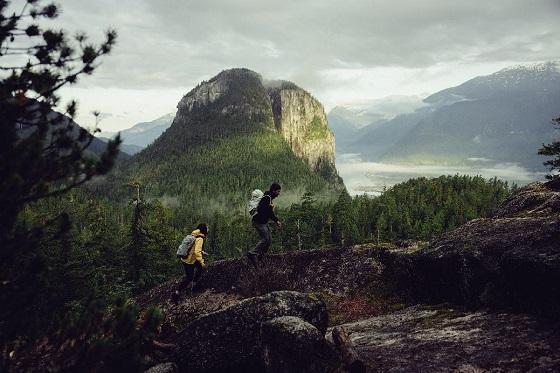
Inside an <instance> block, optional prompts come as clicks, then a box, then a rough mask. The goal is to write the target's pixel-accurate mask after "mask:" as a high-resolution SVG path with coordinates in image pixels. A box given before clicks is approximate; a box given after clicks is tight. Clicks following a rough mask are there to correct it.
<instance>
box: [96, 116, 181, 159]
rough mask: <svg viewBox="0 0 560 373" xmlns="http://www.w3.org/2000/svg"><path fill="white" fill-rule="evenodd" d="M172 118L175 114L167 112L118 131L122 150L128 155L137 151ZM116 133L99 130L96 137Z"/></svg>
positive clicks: (162, 130)
mask: <svg viewBox="0 0 560 373" xmlns="http://www.w3.org/2000/svg"><path fill="white" fill-rule="evenodd" d="M174 118H175V114H173V113H169V114H166V115H163V116H161V117H159V118H157V119H154V120H152V121H150V122H141V123H137V124H135V125H134V126H132V127H130V128H127V129H125V130H122V131H120V134H121V138H122V139H123V143H122V146H121V147H122V149H123V151H124V152H126V153H128V154H130V155H133V154H136V153H138V152H139V151H140V150H142V149H144V148H145V147H146V146H148V145H150V144H151V143H152V142H154V140H155V139H157V138H158V137H159V136H160V135H161V134H162V133H163V132H165V130H166V129H168V128H169V126H171V123H173V119H174ZM116 134H117V133H116V132H100V133H99V134H98V135H97V137H99V138H102V137H105V138H111V137H114V136H115V135H116Z"/></svg>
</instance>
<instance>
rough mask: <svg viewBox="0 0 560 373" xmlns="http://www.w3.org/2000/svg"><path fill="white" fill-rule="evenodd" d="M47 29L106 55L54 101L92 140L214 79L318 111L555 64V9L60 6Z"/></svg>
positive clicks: (99, 2)
mask: <svg viewBox="0 0 560 373" xmlns="http://www.w3.org/2000/svg"><path fill="white" fill-rule="evenodd" d="M59 3H60V5H61V6H62V14H61V16H60V17H59V18H58V19H57V21H56V25H57V26H59V27H62V28H64V29H66V30H68V31H72V32H74V31H78V30H82V31H85V32H87V33H88V35H90V39H92V40H101V38H102V31H103V30H105V29H107V28H108V27H112V28H114V29H116V30H117V32H118V34H119V37H118V42H117V45H116V47H115V49H114V52H113V53H112V54H111V55H110V56H108V57H107V58H105V59H104V61H103V64H102V66H101V67H100V68H99V69H98V70H97V71H96V72H95V74H94V75H93V76H91V77H86V78H84V79H82V80H81V81H80V82H79V84H78V85H76V86H75V87H74V88H72V89H69V90H66V91H65V92H64V97H65V98H67V99H70V98H72V97H74V98H77V99H78V100H79V102H80V116H79V117H78V122H79V123H80V124H82V125H86V126H90V125H92V122H93V121H92V116H91V115H90V114H89V113H90V112H91V111H92V110H93V109H97V110H100V111H101V112H102V113H104V118H103V120H102V121H101V123H100V127H101V129H103V130H104V131H114V130H118V129H124V128H127V127H130V126H132V125H133V124H135V123H138V122H141V121H150V120H153V119H155V118H157V117H159V116H161V115H164V114H167V113H170V112H174V111H175V110H176V105H177V102H178V101H179V99H180V98H181V97H182V95H184V94H186V93H187V92H188V91H189V90H190V89H192V88H193V87H194V86H196V84H197V83H199V82H200V81H202V80H206V79H209V78H211V77H212V76H214V75H216V74H217V73H219V72H220V71H221V70H223V69H227V68H232V67H247V68H249V69H252V70H254V71H257V72H259V73H260V74H262V75H263V77H265V78H273V79H286V80H291V81H293V82H295V83H296V84H298V85H299V86H301V87H302V88H304V89H306V90H308V91H309V92H311V93H312V94H313V95H314V96H315V97H317V98H318V99H319V100H320V101H321V102H323V104H324V105H325V108H326V109H327V110H329V109H330V108H332V107H333V106H335V105H338V104H349V103H356V102H364V101H367V100H372V99H378V98H381V97H385V96H390V95H412V96H424V95H426V94H428V93H434V92H436V91H438V90H440V89H443V88H447V87H450V86H455V85H458V84H460V83H462V82H464V81H466V80H468V79H470V78H472V77H474V76H477V75H486V74H490V73H492V72H495V71H497V70H499V69H501V68H504V67H507V66H510V65H513V64H519V63H533V62H539V61H547V60H557V59H560V0H492V1H488V0H469V1H449V0H426V1H413V0H408V1H405V0H370V1H365V0H363V1H354V0H345V1H327V0H293V1H292V0H282V1H268V0H248V1H234V0H221V1H219V0H192V1H191V0H157V1H156V0H134V1H133V0H120V1H116V0H95V1H91V0H65V1H63V2H62V1H59Z"/></svg>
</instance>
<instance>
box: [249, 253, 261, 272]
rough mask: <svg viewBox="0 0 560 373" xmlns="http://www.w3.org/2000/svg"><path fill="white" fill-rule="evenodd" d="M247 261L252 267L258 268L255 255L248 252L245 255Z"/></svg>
mask: <svg viewBox="0 0 560 373" xmlns="http://www.w3.org/2000/svg"><path fill="white" fill-rule="evenodd" d="M247 259H249V263H251V264H252V265H253V267H255V268H258V266H259V263H258V260H257V254H255V253H252V252H250V251H249V252H248V253H247Z"/></svg>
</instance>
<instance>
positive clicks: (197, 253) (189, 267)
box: [172, 223, 208, 300]
mask: <svg viewBox="0 0 560 373" xmlns="http://www.w3.org/2000/svg"><path fill="white" fill-rule="evenodd" d="M207 234H208V225H207V224H204V223H203V224H199V225H198V226H197V227H196V229H195V230H194V231H192V233H191V235H193V236H194V237H196V239H195V240H194V244H193V246H192V249H191V250H190V251H189V255H187V257H186V258H181V264H183V268H184V269H185V278H184V279H183V281H181V283H180V284H179V288H178V289H177V290H175V292H174V294H173V297H172V299H173V300H176V299H177V298H178V296H179V292H180V291H181V290H182V289H189V286H190V289H191V290H193V289H194V287H195V286H196V283H197V282H198V280H199V279H200V276H202V273H203V272H204V267H206V264H204V257H203V254H207V253H206V252H205V251H203V250H202V247H203V245H204V238H205V237H206V235H207Z"/></svg>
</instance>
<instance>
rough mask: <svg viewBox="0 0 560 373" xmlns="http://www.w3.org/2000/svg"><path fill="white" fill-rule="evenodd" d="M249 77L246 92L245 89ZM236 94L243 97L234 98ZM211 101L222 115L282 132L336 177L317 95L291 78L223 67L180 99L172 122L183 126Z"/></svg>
mask: <svg viewBox="0 0 560 373" xmlns="http://www.w3.org/2000/svg"><path fill="white" fill-rule="evenodd" d="M248 82H249V83H250V86H251V87H250V93H251V94H250V95H247V94H246V91H247V90H246V88H247V83H248ZM239 96H243V97H242V98H241V99H239V98H240V97H239ZM210 107H217V108H219V110H218V112H219V115H222V116H228V117H231V116H238V117H240V119H241V120H243V117H245V118H246V119H248V120H254V119H258V120H260V121H261V122H264V123H266V125H267V127H268V128H269V129H270V130H274V131H277V132H278V133H279V134H281V135H282V137H283V138H284V139H285V140H286V142H287V143H288V144H289V145H290V148H291V149H292V150H293V152H294V153H295V154H296V156H298V157H299V158H301V159H302V160H304V161H305V163H306V164H308V165H309V167H310V169H311V170H312V171H314V172H318V173H320V174H321V175H323V176H325V177H327V178H336V170H335V166H334V165H335V142H334V135H333V133H332V131H331V130H330V128H329V126H328V122H327V117H326V115H325V110H324V108H323V106H322V105H321V103H320V102H319V101H317V100H316V99H315V98H313V97H312V96H311V95H310V94H309V93H308V92H306V91H305V90H303V89H301V88H299V87H297V86H296V85H295V84H293V83H290V82H286V81H279V82H266V83H263V80H262V78H261V76H260V75H259V74H257V73H255V72H253V71H251V70H247V69H230V70H225V71H222V72H221V73H220V74H218V75H216V76H215V77H214V78H212V79H210V80H209V81H205V82H202V83H201V84H199V85H198V86H197V87H196V88H194V89H193V90H192V91H190V92H189V93H188V94H186V95H185V96H184V97H183V98H182V99H181V101H180V102H179V104H178V105H177V109H178V111H177V116H176V118H175V121H174V123H177V125H181V126H188V122H189V120H190V119H191V118H192V117H194V116H197V115H200V113H201V112H204V111H205V110H208V108H210ZM256 116H258V117H256Z"/></svg>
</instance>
